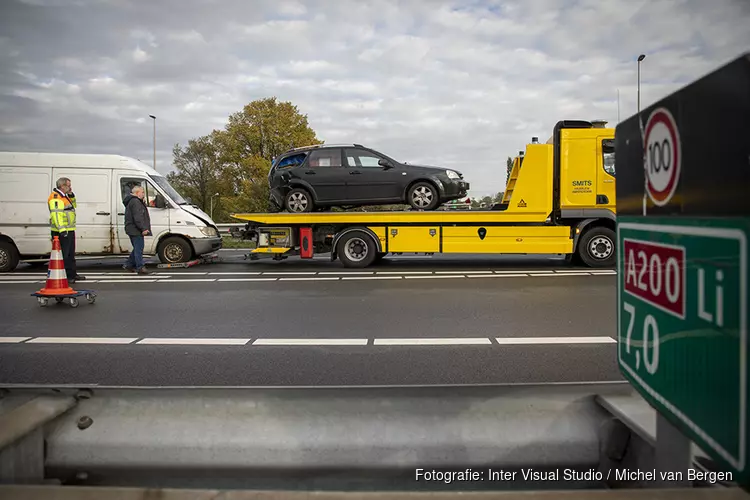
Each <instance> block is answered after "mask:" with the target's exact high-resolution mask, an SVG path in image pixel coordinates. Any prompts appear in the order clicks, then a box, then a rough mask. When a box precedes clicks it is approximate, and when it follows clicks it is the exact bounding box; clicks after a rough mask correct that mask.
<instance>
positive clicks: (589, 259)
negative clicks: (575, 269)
mask: <svg viewBox="0 0 750 500" xmlns="http://www.w3.org/2000/svg"><path fill="white" fill-rule="evenodd" d="M615 238H616V236H615V232H614V231H612V230H611V229H609V228H606V227H595V228H592V229H589V230H588V231H586V232H585V233H584V234H583V236H582V237H581V239H580V241H579V242H578V252H577V253H578V256H579V257H580V258H581V260H582V261H583V263H584V264H586V265H587V266H589V267H614V266H615V258H616V255H615V249H616V246H615Z"/></svg>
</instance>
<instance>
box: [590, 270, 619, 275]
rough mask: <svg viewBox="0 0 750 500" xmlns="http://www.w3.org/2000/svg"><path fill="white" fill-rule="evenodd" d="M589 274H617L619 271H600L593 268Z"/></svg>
mask: <svg viewBox="0 0 750 500" xmlns="http://www.w3.org/2000/svg"><path fill="white" fill-rule="evenodd" d="M588 273H589V274H594V275H596V274H601V275H611V274H617V271H599V270H595V269H592V270H591V271H588Z"/></svg>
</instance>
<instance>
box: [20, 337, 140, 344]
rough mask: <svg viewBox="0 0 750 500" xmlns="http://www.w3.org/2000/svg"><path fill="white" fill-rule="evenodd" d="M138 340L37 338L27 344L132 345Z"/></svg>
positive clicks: (122, 338) (117, 338)
mask: <svg viewBox="0 0 750 500" xmlns="http://www.w3.org/2000/svg"><path fill="white" fill-rule="evenodd" d="M136 340H138V338H137V337H135V338H127V337H35V338H32V339H31V340H28V341H27V342H26V343H27V344H132V343H133V342H135V341H136Z"/></svg>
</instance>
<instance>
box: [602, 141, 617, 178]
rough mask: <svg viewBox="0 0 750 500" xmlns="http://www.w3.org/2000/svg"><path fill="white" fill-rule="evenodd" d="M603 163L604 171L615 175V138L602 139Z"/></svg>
mask: <svg viewBox="0 0 750 500" xmlns="http://www.w3.org/2000/svg"><path fill="white" fill-rule="evenodd" d="M602 165H603V167H604V171H605V172H607V173H608V174H609V175H611V176H612V177H614V176H615V140H614V139H604V140H603V141H602Z"/></svg>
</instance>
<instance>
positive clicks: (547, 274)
mask: <svg viewBox="0 0 750 500" xmlns="http://www.w3.org/2000/svg"><path fill="white" fill-rule="evenodd" d="M529 276H531V277H532V278H536V277H546V276H569V275H566V274H559V273H529ZM574 276H575V275H574Z"/></svg>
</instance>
